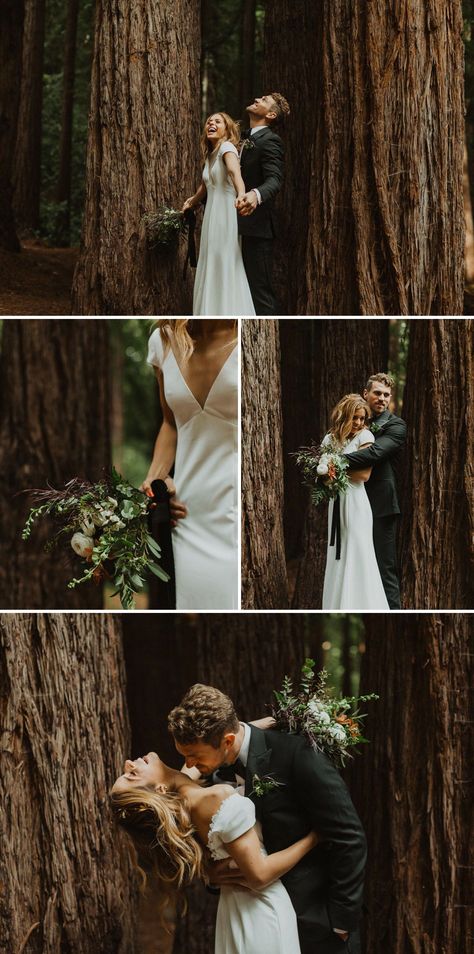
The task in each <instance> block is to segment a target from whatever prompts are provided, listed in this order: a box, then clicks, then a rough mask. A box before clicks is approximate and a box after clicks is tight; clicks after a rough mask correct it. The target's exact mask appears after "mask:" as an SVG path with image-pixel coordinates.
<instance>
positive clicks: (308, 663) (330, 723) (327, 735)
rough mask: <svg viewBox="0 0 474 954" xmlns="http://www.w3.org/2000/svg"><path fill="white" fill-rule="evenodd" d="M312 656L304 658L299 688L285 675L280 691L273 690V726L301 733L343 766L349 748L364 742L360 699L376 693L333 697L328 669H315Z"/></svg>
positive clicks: (348, 756) (372, 697) (365, 698)
mask: <svg viewBox="0 0 474 954" xmlns="http://www.w3.org/2000/svg"><path fill="white" fill-rule="evenodd" d="M315 666H316V664H315V662H314V660H313V659H306V660H305V662H304V664H303V667H302V670H301V677H300V685H299V689H293V683H292V681H291V679H289V677H288V676H286V677H285V679H284V681H283V685H282V688H281V690H280V692H274V697H275V701H274V703H273V706H272V716H273V718H274V719H275V722H276V726H275V728H277V729H279V730H280V731H282V732H288V733H295V734H297V735H303V736H304V737H305V738H306V740H307V742H308V743H309V744H310V745H311V746H312V748H313V749H315V750H316V751H317V752H323V753H324V754H325V755H327V756H328V758H329V759H331V761H332V762H334V763H335V764H336V765H337V766H339V767H342V766H344V764H345V762H346V760H347V759H348V758H351V757H352V753H351V751H350V750H351V749H353V747H354V746H356V745H359V744H360V743H362V742H366V741H367V739H365V738H364V736H363V735H362V731H361V726H362V722H363V719H364V715H362V714H361V712H360V710H359V708H358V706H359V703H360V702H371V701H373V700H376V699H378V698H379V697H378V696H377V695H376V694H375V693H370V694H369V695H365V696H359V697H357V696H343V697H339V698H338V697H336V695H335V694H334V692H333V691H332V690H331V689H329V688H328V686H327V682H328V678H329V674H328V672H327V671H326V670H325V669H323V670H322V671H321V672H319V673H317V672H315Z"/></svg>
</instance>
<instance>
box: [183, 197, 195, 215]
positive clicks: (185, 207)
mask: <svg viewBox="0 0 474 954" xmlns="http://www.w3.org/2000/svg"><path fill="white" fill-rule="evenodd" d="M188 209H194V196H193V195H192V196H190V197H189V199H186V202H184V204H183V208H182V209H181V212H187V211H188Z"/></svg>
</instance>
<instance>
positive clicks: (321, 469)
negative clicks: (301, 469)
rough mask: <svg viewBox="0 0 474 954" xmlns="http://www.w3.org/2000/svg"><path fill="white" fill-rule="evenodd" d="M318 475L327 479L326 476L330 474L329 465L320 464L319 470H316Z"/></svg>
mask: <svg viewBox="0 0 474 954" xmlns="http://www.w3.org/2000/svg"><path fill="white" fill-rule="evenodd" d="M316 473H317V474H318V476H319V477H325V476H326V474H328V473H329V467H328V465H327V464H323V463H321V464H318V466H317V468H316Z"/></svg>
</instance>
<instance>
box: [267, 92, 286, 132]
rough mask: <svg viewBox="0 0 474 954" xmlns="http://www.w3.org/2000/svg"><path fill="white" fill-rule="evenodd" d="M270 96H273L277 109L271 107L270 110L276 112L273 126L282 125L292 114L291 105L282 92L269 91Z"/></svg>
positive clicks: (272, 122)
mask: <svg viewBox="0 0 474 954" xmlns="http://www.w3.org/2000/svg"><path fill="white" fill-rule="evenodd" d="M268 95H269V96H271V97H272V99H273V102H274V103H275V109H274V110H273V109H271V110H270V112H272V113H273V112H275V113H276V116H275V119H272V121H271V123H270V125H271V126H282V125H283V123H284V122H285V120H286V119H287V117H288V116H289V115H290V107H289V104H288V100H287V99H285V97H284V96H282V94H281V93H269V94H268Z"/></svg>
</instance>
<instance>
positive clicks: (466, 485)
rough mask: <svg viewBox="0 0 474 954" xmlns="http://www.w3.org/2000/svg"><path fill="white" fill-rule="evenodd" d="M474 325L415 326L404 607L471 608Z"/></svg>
mask: <svg viewBox="0 0 474 954" xmlns="http://www.w3.org/2000/svg"><path fill="white" fill-rule="evenodd" d="M473 331H474V322H473V321H472V319H470V318H469V319H462V318H460V319H451V320H445V321H443V320H433V321H430V320H429V319H426V320H420V321H412V322H411V328H410V346H409V353H408V365H407V384H406V396H405V401H404V416H406V419H407V423H408V442H407V452H406V453H405V455H404V466H405V470H404V493H403V501H404V502H403V514H404V516H403V522H402V546H401V567H402V574H403V584H402V591H403V600H404V606H405V607H408V608H411V609H430V608H433V607H435V608H436V609H471V608H472V606H473V596H474V591H473V587H472V561H473V558H474V545H473V539H474V537H473V533H474V447H473V437H472V435H473V429H474V410H473V406H474V360H473V359H474V353H473V346H474V339H473Z"/></svg>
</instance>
